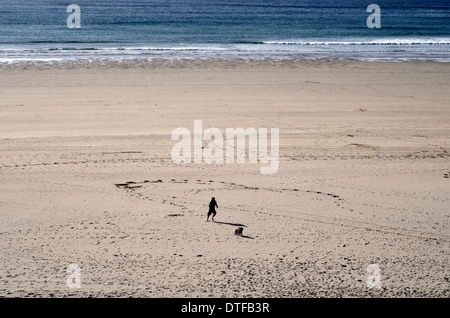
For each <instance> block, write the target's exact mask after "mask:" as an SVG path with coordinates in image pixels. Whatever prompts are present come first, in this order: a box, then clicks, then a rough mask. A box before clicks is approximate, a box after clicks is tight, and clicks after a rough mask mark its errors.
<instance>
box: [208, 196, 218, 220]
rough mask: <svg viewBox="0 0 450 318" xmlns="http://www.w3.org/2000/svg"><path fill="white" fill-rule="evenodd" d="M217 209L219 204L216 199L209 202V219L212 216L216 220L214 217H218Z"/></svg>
mask: <svg viewBox="0 0 450 318" xmlns="http://www.w3.org/2000/svg"><path fill="white" fill-rule="evenodd" d="M216 208H218V206H217V202H216V200H215V199H212V200H211V202H209V211H208V218H209V216H210V215H211V214H212V215H213V220H214V217H215V216H216Z"/></svg>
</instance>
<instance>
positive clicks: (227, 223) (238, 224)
mask: <svg viewBox="0 0 450 318" xmlns="http://www.w3.org/2000/svg"><path fill="white" fill-rule="evenodd" d="M214 222H215V223H218V224H225V225H231V226H239V227H247V225H244V224H240V223H229V222H220V221H214ZM240 237H243V238H247V239H251V240H254V239H255V238H254V237H251V236H247V235H240Z"/></svg>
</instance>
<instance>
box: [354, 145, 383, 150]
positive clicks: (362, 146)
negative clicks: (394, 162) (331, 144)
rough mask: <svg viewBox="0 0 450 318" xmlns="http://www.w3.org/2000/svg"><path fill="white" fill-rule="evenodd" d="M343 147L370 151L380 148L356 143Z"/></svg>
mask: <svg viewBox="0 0 450 318" xmlns="http://www.w3.org/2000/svg"><path fill="white" fill-rule="evenodd" d="M345 147H356V148H367V149H372V150H378V149H380V147H377V146H373V145H367V144H358V143H351V144H348V145H347V146H345Z"/></svg>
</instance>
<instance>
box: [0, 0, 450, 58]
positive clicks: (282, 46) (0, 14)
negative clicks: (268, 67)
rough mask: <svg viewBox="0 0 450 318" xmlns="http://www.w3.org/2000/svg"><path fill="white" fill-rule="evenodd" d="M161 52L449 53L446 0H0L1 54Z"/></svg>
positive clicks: (375, 55) (261, 54) (109, 55)
mask: <svg viewBox="0 0 450 318" xmlns="http://www.w3.org/2000/svg"><path fill="white" fill-rule="evenodd" d="M70 4H76V5H78V6H79V7H80V23H81V25H80V26H81V27H80V28H69V27H68V26H67V18H68V17H69V15H70V14H71V13H68V12H66V8H67V6H68V5H70ZM370 4H377V5H378V6H379V7H380V20H379V21H380V25H379V26H380V27H379V28H369V27H368V25H367V22H366V20H367V18H368V17H369V16H370V15H371V13H372V12H367V11H366V9H367V7H368V6H369V5H370ZM161 58H162V59H169V60H170V59H236V58H238V59H252V60H258V59H267V58H269V59H275V60H279V59H294V60H297V59H323V58H325V59H336V60H342V59H344V60H345V59H358V60H367V61H410V60H432V61H438V62H450V1H449V0H429V1H427V0H369V1H366V0H345V1H344V0H342V1H338V0H277V1H272V0H130V1H125V0H116V1H114V0H70V1H64V0H34V1H25V0H0V63H16V62H23V61H26V62H30V61H36V62H50V63H53V62H64V61H68V60H70V61H94V60H114V61H119V62H120V61H124V60H130V59H142V60H152V59H161Z"/></svg>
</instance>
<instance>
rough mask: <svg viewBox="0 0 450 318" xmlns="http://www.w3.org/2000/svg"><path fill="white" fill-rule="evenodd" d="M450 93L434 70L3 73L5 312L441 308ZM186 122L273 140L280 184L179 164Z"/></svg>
mask: <svg viewBox="0 0 450 318" xmlns="http://www.w3.org/2000/svg"><path fill="white" fill-rule="evenodd" d="M449 81H450V64H449V63H433V62H404V63H383V62H357V61H340V62H337V61H336V62H333V61H326V60H316V61H308V60H303V61H297V62H296V61H279V62H277V61H271V60H262V61H240V60H236V61H219V60H218V61H201V60H193V61H176V62H175V61H173V62H167V61H164V60H161V61H157V60H155V61H153V62H151V63H148V62H147V63H145V62H133V61H129V62H123V63H119V64H113V63H110V64H108V63H102V64H100V63H90V64H70V63H65V64H57V63H56V64H54V65H33V64H31V63H29V64H22V65H17V64H14V65H10V66H8V65H3V66H2V67H1V68H0V180H1V181H0V251H1V252H0V254H1V257H0V297H129V296H132V297H450V267H449V263H450V256H449V255H450V209H449V206H450V191H449V189H450V178H449V175H450V164H449V162H450V108H449V105H450V90H449ZM194 120H202V121H203V129H207V128H209V127H216V128H218V129H220V130H222V131H225V130H226V128H229V127H232V128H237V127H242V128H244V129H246V128H249V127H254V128H256V129H258V128H268V129H270V128H279V131H280V148H279V151H280V162H279V169H278V172H277V173H275V174H271V175H262V174H261V173H260V166H261V165H260V164H259V163H258V164H253V163H249V162H247V163H240V164H237V163H235V164H231V163H223V164H217V163H214V164H207V163H190V164H187V163H182V164H176V163H174V162H173V160H172V158H171V149H172V147H173V146H174V145H175V143H176V142H175V141H173V140H171V132H172V131H173V130H174V129H176V128H177V127H186V128H188V129H190V130H192V129H193V126H194ZM211 197H215V198H216V200H217V203H218V206H219V208H218V209H217V216H216V217H215V222H211V221H209V222H206V214H207V212H208V203H209V201H210V199H211ZM237 227H243V229H244V230H243V236H242V237H241V236H236V235H234V231H235V229H236V228H237ZM70 264H77V265H78V266H79V268H80V270H81V288H69V287H68V286H67V284H66V282H67V277H68V275H69V274H68V273H67V267H68V266H69V265H70ZM371 264H377V265H378V266H379V268H380V271H381V273H380V274H381V276H380V283H381V288H369V287H368V285H367V279H368V277H369V275H370V273H368V272H367V268H368V266H369V265H371Z"/></svg>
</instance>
